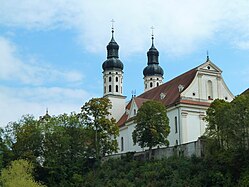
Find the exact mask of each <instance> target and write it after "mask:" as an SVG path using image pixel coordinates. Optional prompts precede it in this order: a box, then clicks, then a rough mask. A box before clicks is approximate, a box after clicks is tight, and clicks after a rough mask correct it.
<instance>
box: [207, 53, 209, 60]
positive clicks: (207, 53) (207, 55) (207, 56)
mask: <svg viewBox="0 0 249 187" xmlns="http://www.w3.org/2000/svg"><path fill="white" fill-rule="evenodd" d="M207 61H209V55H208V50H207Z"/></svg>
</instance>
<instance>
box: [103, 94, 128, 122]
mask: <svg viewBox="0 0 249 187" xmlns="http://www.w3.org/2000/svg"><path fill="white" fill-rule="evenodd" d="M106 97H107V98H108V99H110V101H111V104H112V108H111V109H110V113H111V114H112V115H111V116H112V117H113V118H114V119H116V121H118V120H119V119H120V118H121V116H122V115H123V114H124V112H125V97H123V96H120V97H119V96H106Z"/></svg>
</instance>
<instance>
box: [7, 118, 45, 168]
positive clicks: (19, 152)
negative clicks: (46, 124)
mask: <svg viewBox="0 0 249 187" xmlns="http://www.w3.org/2000/svg"><path fill="white" fill-rule="evenodd" d="M4 136H5V137H4V141H5V143H6V145H7V147H9V150H10V152H9V153H10V154H11V157H12V158H11V159H12V160H17V159H28V160H30V161H31V162H32V163H33V164H36V163H37V158H38V157H40V156H41V154H42V140H43V135H42V128H41V126H40V124H39V123H38V121H37V120H35V118H34V116H32V115H25V116H22V118H21V120H19V121H18V122H11V123H9V124H8V125H7V127H6V128H5V131H4Z"/></svg>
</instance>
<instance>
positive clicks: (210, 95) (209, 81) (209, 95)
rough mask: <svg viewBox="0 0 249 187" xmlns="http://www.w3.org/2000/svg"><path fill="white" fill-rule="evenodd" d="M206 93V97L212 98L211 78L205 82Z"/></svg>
mask: <svg viewBox="0 0 249 187" xmlns="http://www.w3.org/2000/svg"><path fill="white" fill-rule="evenodd" d="M207 94H208V99H209V100H212V99H213V83H212V81H211V80H208V82H207Z"/></svg>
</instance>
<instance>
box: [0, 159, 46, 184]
mask: <svg viewBox="0 0 249 187" xmlns="http://www.w3.org/2000/svg"><path fill="white" fill-rule="evenodd" d="M32 172H33V166H32V164H31V163H29V162H28V161H26V160H15V161H13V162H11V164H10V165H9V166H8V167H7V168H5V169H3V170H2V172H1V176H0V180H1V184H2V186H3V187H16V186H18V187H43V186H44V185H41V184H40V183H38V182H35V180H34V178H33V176H32Z"/></svg>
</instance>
